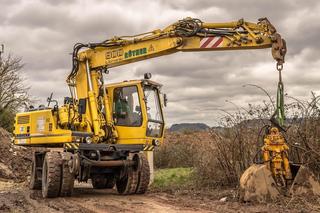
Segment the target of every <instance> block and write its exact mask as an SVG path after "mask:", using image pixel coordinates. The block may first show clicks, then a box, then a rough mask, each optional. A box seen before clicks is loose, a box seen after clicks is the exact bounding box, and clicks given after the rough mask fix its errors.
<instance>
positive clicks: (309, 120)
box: [155, 96, 320, 187]
mask: <svg viewBox="0 0 320 213" xmlns="http://www.w3.org/2000/svg"><path fill="white" fill-rule="evenodd" d="M294 100H295V101H294V102H291V103H290V104H288V105H286V114H287V116H288V124H287V131H286V132H284V134H285V136H286V138H287V143H288V144H289V146H290V159H291V161H293V162H294V163H302V164H304V165H306V166H308V167H309V168H311V169H312V170H313V172H314V173H315V174H316V176H318V178H319V177H320V127H319V126H320V125H319V124H320V110H319V107H318V100H320V98H319V97H315V96H314V97H313V98H312V100H310V101H300V100H296V99H294ZM273 110H274V108H273V104H272V103H266V102H263V104H261V105H250V104H249V105H248V108H246V109H244V108H242V109H239V110H238V111H237V112H235V113H229V112H225V116H224V117H223V118H222V119H221V120H220V126H222V127H223V128H219V129H217V128H212V129H210V131H205V132H194V133H190V132H189V133H188V134H184V133H167V134H166V138H165V143H164V145H163V146H162V147H161V148H160V149H159V150H157V151H156V153H155V157H156V159H155V162H156V166H157V167H160V168H166V167H170V168H172V167H193V168H194V181H195V182H196V183H197V185H201V186H206V187H207V186H211V187H215V186H226V185H227V186H237V185H238V182H239V179H240V176H241V174H242V173H243V172H244V170H245V169H246V168H248V167H249V166H250V165H251V164H252V163H253V162H257V161H259V156H260V153H259V150H260V147H261V146H262V144H263V135H264V134H265V130H266V129H267V128H268V126H270V125H271V123H270V121H269V119H268V118H270V117H271V115H272V112H273ZM260 160H261V159H260Z"/></svg>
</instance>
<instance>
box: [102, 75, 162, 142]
mask: <svg viewBox="0 0 320 213" xmlns="http://www.w3.org/2000/svg"><path fill="white" fill-rule="evenodd" d="M160 89H161V85H160V84H158V83H156V82H153V81H151V80H149V79H143V80H132V81H124V82H121V83H114V84H108V85H107V86H106V91H107V93H108V95H109V99H110V103H112V106H111V107H110V108H111V110H112V115H113V121H114V124H115V128H116V129H117V132H118V134H119V137H118V143H120V144H150V145H155V146H157V145H160V143H161V142H162V140H163V132H164V119H163V112H162V108H163V105H164V103H163V101H161V100H162V98H161V94H160Z"/></svg>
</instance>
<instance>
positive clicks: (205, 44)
mask: <svg viewBox="0 0 320 213" xmlns="http://www.w3.org/2000/svg"><path fill="white" fill-rule="evenodd" d="M222 41H223V38H222V37H220V36H215V37H206V38H203V39H201V40H200V48H216V47H220V46H222Z"/></svg>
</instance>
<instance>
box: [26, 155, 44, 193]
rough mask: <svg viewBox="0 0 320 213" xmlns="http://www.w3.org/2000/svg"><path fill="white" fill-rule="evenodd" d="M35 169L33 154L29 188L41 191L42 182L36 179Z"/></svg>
mask: <svg viewBox="0 0 320 213" xmlns="http://www.w3.org/2000/svg"><path fill="white" fill-rule="evenodd" d="M36 168H37V167H36V158H35V154H33V158H32V165H31V175H30V183H29V188H30V189H32V190H41V185H42V181H41V179H40V178H38V177H37V172H36Z"/></svg>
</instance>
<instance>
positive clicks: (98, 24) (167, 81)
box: [0, 0, 320, 124]
mask: <svg viewBox="0 0 320 213" xmlns="http://www.w3.org/2000/svg"><path fill="white" fill-rule="evenodd" d="M0 8H1V10H2V11H1V13H0V43H5V45H6V52H7V53H9V52H10V53H12V54H14V55H16V56H21V57H23V60H24V63H25V64H26V65H25V67H24V76H26V78H27V82H26V83H27V84H28V85H31V86H32V89H31V93H32V95H33V96H35V97H37V98H38V99H39V100H41V102H43V101H44V100H45V98H46V97H47V96H48V95H49V94H50V93H51V91H54V92H55V97H60V100H62V97H63V96H66V95H68V89H67V87H66V84H65V77H66V76H67V75H68V73H69V71H70V68H71V56H70V55H69V53H70V52H71V51H72V46H73V45H74V43H76V42H84V43H86V42H97V41H102V40H105V39H107V38H110V37H113V36H115V35H117V36H121V35H134V34H138V33H141V32H147V31H150V30H153V29H157V28H162V27H166V26H167V25H169V24H171V23H172V22H175V21H176V20H178V19H182V18H184V17H186V16H193V17H197V18H201V19H202V20H203V21H206V22H224V21H234V20H237V19H239V18H245V20H248V21H252V22H255V21H257V19H258V18H260V17H268V18H269V19H270V20H271V22H272V23H273V24H274V25H275V27H276V28H277V29H278V31H279V32H280V33H281V34H282V36H283V37H284V38H285V39H286V41H287V44H288V54H287V61H286V64H285V70H284V81H285V88H286V92H288V94H290V95H292V96H295V97H298V98H307V97H308V96H309V95H310V91H311V90H313V91H316V92H318V93H320V90H319V86H318V79H319V77H320V74H319V72H318V67H319V65H320V61H319V59H318V56H319V54H320V52H319V44H320V43H319V42H318V34H319V29H320V23H319V22H318V21H317V20H319V17H320V15H319V14H320V13H319V12H320V3H319V2H318V1H316V0H313V1H312V0H310V1H303V2H302V1H298V0H283V1H256V0H243V1H236V0H234V1H224V0H216V1H210V0H193V1H191V0H175V1H171V0H156V1H147V0H139V1H126V0H120V1H100V0H95V1H90V2H89V1H80V0H72V1H71V0H70V1H62V0H55V1H54V0H41V1H40V0H11V1H9V0H2V1H1V2H0ZM274 63H275V62H274V61H273V59H272V57H271V54H270V49H263V50H248V51H225V52H205V53H177V54H174V55H170V56H165V57H159V58H157V59H152V60H148V61H144V62H138V63H134V64H130V65H126V66H123V67H119V68H115V69H112V70H110V74H109V75H108V76H106V79H107V82H108V81H109V82H110V81H111V82H114V81H122V80H126V79H130V78H141V77H142V76H143V74H144V73H145V72H151V73H152V74H153V76H154V77H153V79H154V80H156V81H159V82H160V83H163V84H164V87H163V90H164V92H166V93H167V94H168V96H169V99H170V102H169V106H168V108H166V117H167V119H168V123H169V124H170V123H175V122H191V121H199V122H206V123H208V124H215V123H216V121H217V119H218V118H219V117H221V114H220V112H219V111H218V110H217V109H221V108H223V109H228V110H234V106H232V104H228V103H226V102H225V100H230V101H233V102H235V103H236V104H237V105H239V106H246V105H247V102H252V103H257V102H261V100H267V97H266V96H265V95H264V94H263V93H262V92H261V91H259V90H257V89H256V88H253V87H245V88H244V87H242V86H243V85H244V84H248V83H252V84H257V85H259V86H262V87H263V88H265V89H266V90H268V91H269V92H270V94H275V92H276V84H277V72H276V71H275V64H274Z"/></svg>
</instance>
